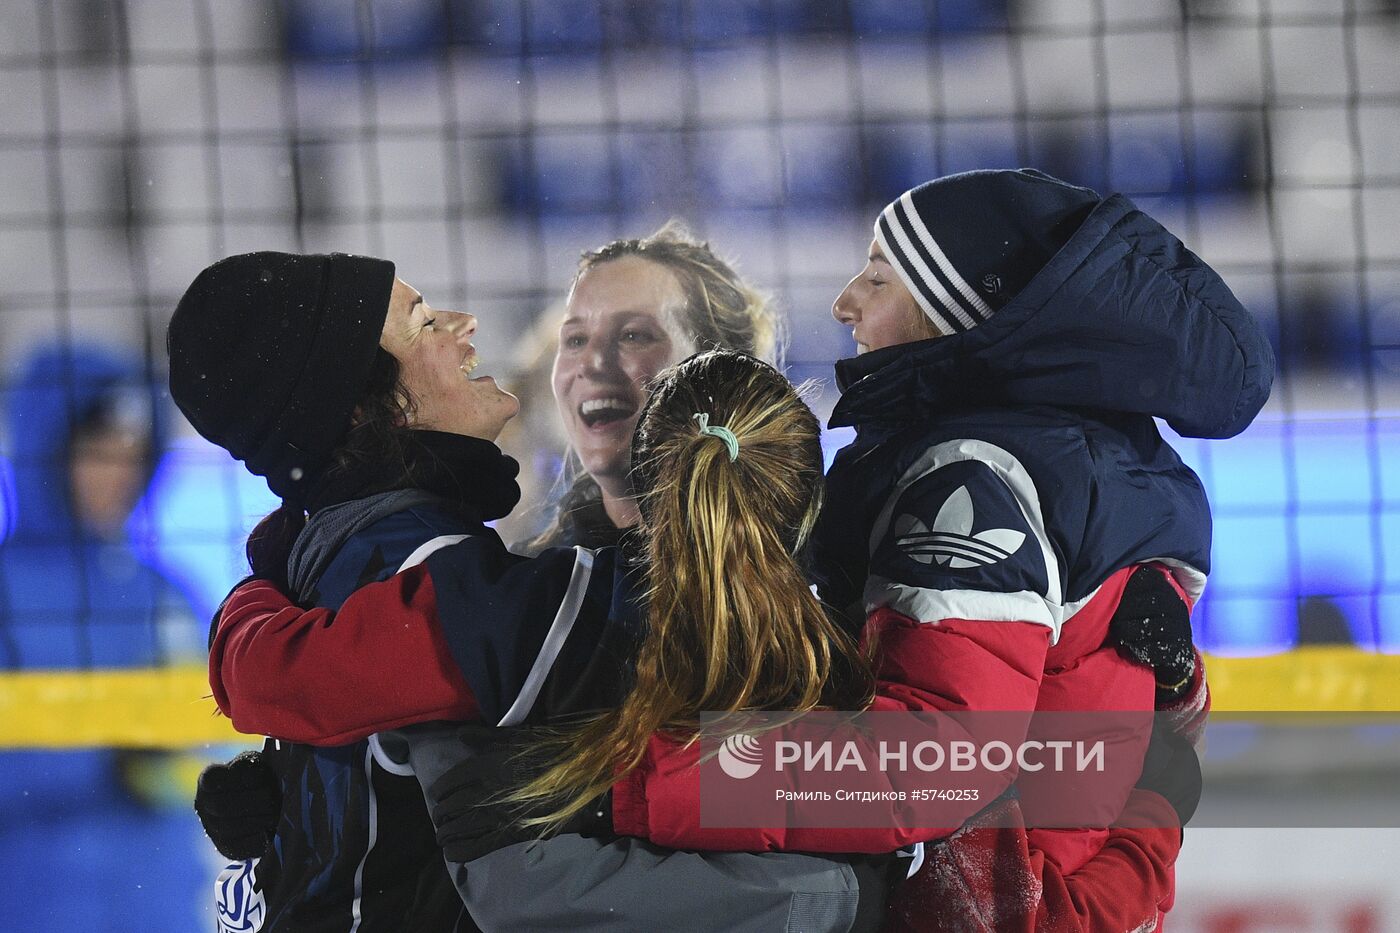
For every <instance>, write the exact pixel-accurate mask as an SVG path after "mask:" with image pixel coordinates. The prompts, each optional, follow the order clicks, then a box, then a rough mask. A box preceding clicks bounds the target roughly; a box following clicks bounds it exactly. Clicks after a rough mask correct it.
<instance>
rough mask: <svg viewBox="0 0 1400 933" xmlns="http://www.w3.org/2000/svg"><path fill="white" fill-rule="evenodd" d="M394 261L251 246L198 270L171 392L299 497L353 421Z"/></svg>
mask: <svg viewBox="0 0 1400 933" xmlns="http://www.w3.org/2000/svg"><path fill="white" fill-rule="evenodd" d="M393 287H394V264H393V263H391V262H388V261H386V260H383V259H371V258H368V257H365V256H347V255H345V254H343V253H332V254H331V255H329V256H298V255H293V254H290V253H246V254H244V255H241V256H230V257H229V258H227V259H224V260H221V261H219V262H216V263H214V264H213V265H212V266H210V267H209V268H207V269H205V270H204V271H203V272H201V273H200V274H199V275H198V276H196V277H195V280H194V283H193V284H191V285H190V287H189V289H188V290H187V291H186V292H185V295H184V297H183V298H181V299H180V304H179V305H178V306H177V307H176V309H175V315H174V317H172V318H171V320H170V328H169V330H168V331H167V333H166V347H167V349H168V350H169V353H170V394H171V396H173V397H174V399H175V404H177V405H178V406H179V407H180V410H181V411H182V412H184V413H185V417H186V418H188V419H189V420H190V424H192V425H194V428H195V430H197V431H198V432H199V433H200V434H201V435H203V436H204V437H205V438H207V439H208V440H210V441H212V442H214V443H215V444H218V445H219V446H220V447H222V448H224V449H225V450H227V451H228V452H229V453H231V454H233V456H234V457H236V458H238V459H239V460H242V461H244V463H246V464H247V466H248V469H249V471H251V472H253V473H255V474H257V475H259V476H264V477H266V478H267V485H268V486H269V487H270V488H271V489H272V491H273V492H275V493H276V494H277V495H279V496H281V497H282V498H283V499H288V500H290V501H293V502H296V503H300V502H301V499H302V496H301V493H302V492H303V491H304V490H305V488H306V483H307V481H308V480H309V479H311V478H312V477H314V476H315V475H316V474H317V472H318V471H319V470H320V469H321V468H322V467H323V466H324V465H325V464H326V462H327V460H328V459H329V457H330V454H331V453H332V451H334V450H335V448H336V446H337V445H338V444H339V443H340V442H341V440H342V439H343V438H344V437H345V434H346V432H347V430H348V429H349V427H350V419H351V415H352V413H353V411H354V408H355V405H356V404H358V403H359V402H360V399H361V396H362V395H363V394H364V391H365V387H366V385H367V384H368V381H369V373H370V369H371V367H372V366H373V364H374V359H375V353H376V350H377V348H378V346H379V337H380V334H381V332H382V331H383V330H384V319H385V317H387V315H388V311H389V294H390V292H391V291H392V289H393Z"/></svg>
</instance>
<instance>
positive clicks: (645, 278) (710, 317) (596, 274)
mask: <svg viewBox="0 0 1400 933" xmlns="http://www.w3.org/2000/svg"><path fill="white" fill-rule="evenodd" d="M776 342H777V317H776V315H775V314H774V312H773V309H772V307H771V306H770V304H769V303H768V300H767V298H766V296H764V295H763V294H762V293H761V292H759V291H758V290H757V289H755V288H754V287H753V286H751V285H749V284H748V283H747V282H745V281H744V280H743V279H742V278H741V277H740V276H739V274H738V273H737V272H736V271H735V270H734V268H733V267H732V266H731V265H730V264H729V263H727V262H725V261H724V260H723V259H721V258H719V256H717V255H716V254H715V252H714V251H713V250H712V249H711V248H710V246H709V244H708V243H703V242H700V241H699V240H696V239H695V238H694V237H692V236H691V235H690V233H689V232H687V231H686V229H685V228H684V227H683V226H682V225H681V224H679V223H678V222H676V221H671V222H670V223H667V224H666V225H665V226H663V227H661V228H660V229H659V230H657V231H656V232H655V233H653V234H651V235H650V236H646V237H642V238H640V239H633V240H615V241H613V242H611V243H609V244H607V245H606V246H603V247H600V248H599V249H595V250H590V251H589V252H586V253H584V254H583V256H582V257H581V258H580V260H579V266H578V273H577V274H576V275H575V276H574V281H573V283H572V285H571V286H570V288H569V296H568V300H567V303H566V306H565V317H564V322H563V325H562V326H561V327H560V331H559V348H558V351H557V353H556V355H555V358H554V372H553V378H552V384H553V388H554V399H555V403H556V404H557V406H558V409H559V419H560V422H561V423H562V424H563V426H564V433H565V435H566V436H567V437H568V439H569V447H570V450H571V453H572V457H571V458H570V469H571V470H572V471H573V472H574V474H575V479H574V480H573V482H572V483H571V484H570V486H569V489H568V491H567V492H565V494H564V496H563V498H562V500H561V501H560V504H559V515H558V517H557V518H556V520H555V522H554V524H553V525H552V526H551V527H550V528H548V529H546V530H545V531H544V532H543V533H542V534H541V535H540V536H539V537H537V538H536V539H535V540H534V541H532V542H530V543H529V544H528V545H526V546H525V547H524V548H523V549H522V550H523V551H525V552H527V553H537V552H538V551H540V550H542V549H543V548H546V547H559V546H565V547H567V546H570V545H575V544H577V545H582V546H584V547H603V546H605V545H609V544H616V543H617V541H618V538H619V537H620V535H621V533H622V531H623V530H624V529H627V528H630V527H632V526H634V525H636V524H637V521H638V518H639V515H638V512H637V502H636V498H635V495H634V492H633V490H632V488H631V485H630V483H629V480H628V466H629V464H630V462H631V454H632V432H633V430H634V429H635V428H636V426H637V418H638V416H639V415H640V413H641V409H642V406H643V405H644V404H645V403H646V400H647V395H648V391H649V388H648V387H649V384H650V383H651V381H652V380H653V379H654V378H655V377H656V374H657V373H659V372H660V371H661V370H663V369H665V368H666V367H667V366H671V365H673V364H675V363H677V362H679V361H680V360H682V359H684V358H686V357H687V356H690V355H691V354H693V353H695V352H697V351H700V350H713V349H726V350H740V351H742V352H744V353H748V354H751V355H753V356H757V357H759V358H761V359H767V360H772V358H773V353H774V350H775V346H776Z"/></svg>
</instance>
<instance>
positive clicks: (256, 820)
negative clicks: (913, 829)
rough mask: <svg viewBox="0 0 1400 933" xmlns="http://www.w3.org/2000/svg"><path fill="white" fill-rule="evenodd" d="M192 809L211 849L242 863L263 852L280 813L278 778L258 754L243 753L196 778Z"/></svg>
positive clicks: (280, 785) (269, 840) (279, 784)
mask: <svg viewBox="0 0 1400 933" xmlns="http://www.w3.org/2000/svg"><path fill="white" fill-rule="evenodd" d="M194 812H195V813H198V814H199V822H200V823H201V824H203V826H204V832H205V834H206V835H208V836H209V841H210V842H212V843H214V848H216V849H218V850H219V853H220V854H221V855H223V856H224V857H225V858H230V859H234V860H235V861H241V860H243V859H252V858H258V857H260V856H261V855H262V854H263V853H264V852H266V851H267V847H268V844H269V843H270V842H271V841H272V836H273V834H274V833H275V832H276V831H277V820H278V818H279V816H280V815H281V813H282V782H281V780H280V779H279V778H278V776H277V771H276V770H275V769H274V768H273V767H272V765H270V764H268V762H267V760H266V759H265V758H264V757H263V755H262V753H261V752H244V753H243V754H241V755H239V756H238V757H236V758H234V759H233V760H232V761H230V762H228V763H227V764H221V765H210V766H209V767H207V768H205V769H204V772H203V773H202V774H200V776H199V787H198V789H196V790H195V794H194Z"/></svg>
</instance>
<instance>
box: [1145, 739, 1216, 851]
mask: <svg viewBox="0 0 1400 933" xmlns="http://www.w3.org/2000/svg"><path fill="white" fill-rule="evenodd" d="M1137 786H1138V787H1140V788H1142V789H1143V790H1150V791H1153V792H1154V793H1158V794H1161V795H1162V796H1163V797H1165V798H1166V800H1167V803H1169V804H1171V805H1172V809H1173V810H1175V811H1176V815H1177V818H1178V819H1180V821H1181V825H1182V826H1185V825H1186V824H1187V823H1188V822H1190V820H1191V817H1192V816H1194V815H1195V813H1196V807H1197V806H1198V805H1199V804H1200V802H1201V759H1200V757H1199V756H1198V755H1197V754H1196V749H1195V747H1194V746H1192V744H1191V743H1190V742H1188V741H1187V740H1186V739H1184V738H1182V737H1181V736H1180V735H1178V734H1176V733H1175V732H1172V731H1171V730H1170V729H1169V728H1166V727H1164V726H1161V725H1159V726H1157V727H1156V728H1154V729H1153V730H1152V740H1151V741H1150V742H1149V743H1148V745H1147V754H1146V755H1145V756H1144V758H1143V762H1142V776H1141V777H1140V778H1138V782H1137Z"/></svg>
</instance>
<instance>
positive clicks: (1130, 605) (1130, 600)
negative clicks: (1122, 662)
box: [1108, 567, 1196, 705]
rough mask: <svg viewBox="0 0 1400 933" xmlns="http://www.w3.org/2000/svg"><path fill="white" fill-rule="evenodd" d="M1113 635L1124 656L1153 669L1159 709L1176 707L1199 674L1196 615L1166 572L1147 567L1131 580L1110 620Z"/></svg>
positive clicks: (1109, 632)
mask: <svg viewBox="0 0 1400 933" xmlns="http://www.w3.org/2000/svg"><path fill="white" fill-rule="evenodd" d="M1108 636H1109V638H1110V639H1111V640H1112V641H1113V642H1114V643H1116V645H1117V647H1118V652H1119V653H1120V654H1122V655H1123V656H1124V657H1126V658H1130V659H1131V660H1134V661H1138V662H1141V663H1143V664H1146V665H1147V666H1148V667H1151V668H1152V670H1153V673H1154V675H1155V677H1156V679H1157V703H1158V705H1163V704H1166V703H1170V702H1171V701H1172V700H1174V699H1176V698H1177V697H1179V696H1181V694H1182V693H1183V692H1184V691H1185V690H1186V689H1187V688H1188V687H1189V686H1190V685H1191V675H1192V674H1193V673H1195V670H1196V649H1195V648H1194V647H1193V646H1192V643H1191V612H1190V610H1189V609H1187V608H1186V603H1185V602H1184V601H1183V600H1182V598H1181V596H1180V595H1178V593H1177V591H1176V590H1175V589H1173V588H1172V585H1171V584H1170V583H1169V582H1167V578H1166V576H1165V575H1164V574H1162V573H1161V571H1159V570H1156V569H1155V568H1152V567H1142V568H1139V569H1138V570H1135V571H1134V572H1133V575H1132V576H1131V577H1129V578H1128V584H1127V586H1125V587H1124V588H1123V598H1122V600H1121V601H1119V603H1118V609H1117V611H1116V612H1114V613H1113V618H1112V619H1110V620H1109V622H1108Z"/></svg>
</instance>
